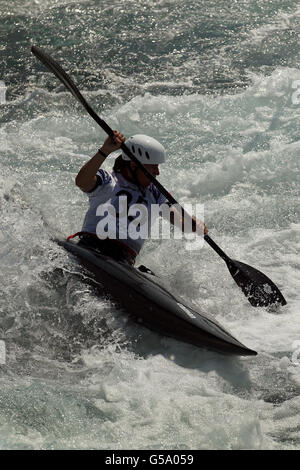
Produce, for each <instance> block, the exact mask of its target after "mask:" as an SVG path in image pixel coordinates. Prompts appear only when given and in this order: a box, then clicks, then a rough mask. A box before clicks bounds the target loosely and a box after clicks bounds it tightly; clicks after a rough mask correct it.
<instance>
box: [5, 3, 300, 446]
mask: <svg viewBox="0 0 300 470" xmlns="http://www.w3.org/2000/svg"><path fill="white" fill-rule="evenodd" d="M226 5H227V6H226ZM299 31H300V4H299V1H292V0H286V1H285V0H273V1H272V2H267V1H262V0H233V1H231V2H224V1H219V0H191V1H189V2H184V1H180V0H157V1H155V0H148V1H146V0H139V1H138V0H127V1H120V0H119V1H115V0H109V1H108V0H103V1H96V0H94V1H92V0H81V1H69V0H62V1H58V0H57V1H55V0H45V1H38V0H35V1H34V0H18V1H17V0H11V1H10V2H7V1H4V0H0V241H1V243H0V267H1V269H0V381H1V385H0V448H2V449H182V450H185V449H297V448H299V444H300V413H299V405H300V398H299V388H300V313H299V308H300V299H299V291H300V289H299V281H300V274H299V267H300V222H299V215H300V197H299V196H300V194H299V192H300V191H299V186H300V163H299V162H300V159H299V153H300V141H299V122H300V71H299V61H300V49H299ZM33 44H34V45H37V46H40V47H42V48H45V49H46V50H47V51H48V52H49V53H50V54H51V55H53V56H54V57H55V58H56V59H57V60H58V61H59V62H60V63H61V64H62V66H63V67H64V68H65V69H66V70H67V71H68V72H69V73H70V75H71V76H72V78H73V79H74V81H75V82H76V84H77V85H78V87H79V89H80V90H81V91H82V93H83V94H84V96H85V97H86V98H87V100H88V101H89V102H90V103H91V104H92V106H93V108H94V109H95V110H96V111H97V113H99V114H100V115H101V116H103V118H104V119H105V120H106V121H107V122H108V123H109V125H110V126H111V127H113V128H114V129H118V130H120V131H121V132H122V133H123V134H125V135H127V136H129V135H132V134H137V133H144V134H149V135H151V136H153V137H155V138H156V139H158V140H159V141H160V142H161V143H162V144H163V145H164V146H165V148H166V149H167V156H168V160H167V162H166V163H165V165H163V166H161V169H160V171H161V174H160V176H159V180H160V181H161V183H162V184H163V185H164V186H165V187H166V188H167V189H168V190H169V191H170V192H171V193H172V194H173V195H174V197H175V198H176V199H177V200H178V201H180V202H181V203H182V204H183V203H190V204H196V203H201V204H203V205H204V211H205V212H204V213H205V222H206V224H207V226H208V228H209V231H210V235H211V236H212V238H213V239H214V240H215V241H216V242H217V243H218V244H220V246H221V247H222V248H223V249H224V250H225V251H226V252H227V253H228V254H229V255H230V256H232V257H233V258H234V259H237V260H240V261H243V262H245V263H248V264H250V265H252V266H254V267H256V268H258V269H260V270H261V271H262V272H264V273H265V274H267V275H268V276H269V277H270V278H271V279H272V280H273V281H274V282H275V283H276V284H277V285H278V286H279V288H280V289H281V290H282V292H283V294H284V296H285V297H286V299H287V302H288V303H287V305H286V306H285V307H281V308H278V309H277V310H274V311H270V310H267V309H265V308H256V309H255V308H253V307H252V306H251V305H250V304H249V303H248V302H247V300H246V298H245V297H244V296H243V294H242V293H241V292H240V291H239V289H238V288H237V286H236V285H235V283H234V282H233V280H232V278H231V276H230V274H229V273H228V270H227V268H226V265H225V264H224V262H223V261H222V260H221V259H220V258H219V257H218V256H217V255H216V254H215V252H214V251H213V250H212V249H211V248H210V247H209V246H208V245H207V246H204V247H202V248H199V249H198V250H193V251H190V250H187V248H186V244H185V242H184V241H182V240H173V239H170V240H154V239H153V240H148V241H147V242H146V244H145V247H144V249H143V251H142V253H141V254H140V256H139V264H140V263H142V264H145V265H147V266H149V267H150V268H151V269H153V270H154V271H155V273H156V274H157V275H158V276H160V277H161V278H162V279H163V280H164V282H165V283H167V285H168V289H169V290H170V291H171V292H174V293H177V294H178V295H180V296H181V297H182V298H185V299H188V300H189V301H190V302H192V303H193V305H194V307H195V308H197V309H199V310H201V311H204V312H208V313H209V314H210V315H212V316H213V317H214V318H215V319H216V320H217V321H219V322H220V323H221V324H222V325H223V326H224V327H225V328H227V329H228V330H229V331H231V332H232V334H233V335H234V336H235V337H237V338H238V339H239V340H240V341H241V342H242V343H244V344H246V345H247V346H248V347H250V348H251V349H255V350H256V351H257V352H258V355H257V356H256V357H250V358H238V357H232V358H230V357H225V356H222V355H221V354H218V353H216V352H212V351H207V350H204V349H203V350H202V349H199V348H196V347H193V346H190V345H187V344H184V343H181V342H179V341H176V340H173V339H170V338H166V337H163V336H160V335H159V334H157V333H155V332H152V331H149V330H148V329H146V328H144V327H143V326H141V325H139V324H137V323H135V322H134V321H133V320H132V319H130V318H129V317H128V315H126V314H125V313H124V312H122V311H120V309H118V307H117V306H116V305H114V303H113V302H112V301H111V300H109V299H107V298H105V297H101V296H99V295H98V294H97V292H96V291H95V289H94V288H93V287H92V286H91V285H90V284H89V283H87V282H86V279H85V274H84V273H82V270H81V268H80V266H79V265H78V263H77V262H76V260H75V259H74V258H72V256H70V255H69V254H68V253H66V252H65V251H64V250H63V248H61V247H59V246H58V245H56V244H55V242H54V241H53V238H54V237H66V236H67V235H69V234H71V233H74V232H77V231H78V230H80V229H81V225H82V221H83V217H84V214H85V211H86V209H87V198H86V196H85V194H84V193H82V192H80V190H78V188H76V186H75V184H74V179H75V176H76V174H77V172H78V170H79V168H80V167H81V166H82V165H83V163H85V162H86V161H87V160H88V158H89V157H90V156H92V155H93V154H94V153H95V150H96V149H97V148H98V147H99V146H100V145H101V143H102V142H103V139H104V138H105V134H104V133H103V131H102V130H101V129H100V128H99V127H98V126H96V124H95V123H94V122H93V121H92V119H91V118H90V117H89V116H88V115H87V114H86V112H85V110H84V109H83V108H82V107H81V106H80V105H79V104H78V103H77V102H76V100H75V99H74V98H73V97H72V95H71V94H70V93H68V92H67V91H66V89H65V88H64V87H63V85H61V84H60V82H58V80H57V79H56V78H55V77H54V75H52V74H50V73H48V72H47V71H46V69H45V68H44V67H43V65H42V64H41V63H39V62H38V61H37V60H36V58H35V57H34V56H33V55H32V54H31V52H30V47H31V45H33ZM298 89H299V92H298ZM112 162H113V157H112V158H111V159H108V160H107V161H106V162H105V165H104V166H105V168H106V169H110V168H111V166H112Z"/></svg>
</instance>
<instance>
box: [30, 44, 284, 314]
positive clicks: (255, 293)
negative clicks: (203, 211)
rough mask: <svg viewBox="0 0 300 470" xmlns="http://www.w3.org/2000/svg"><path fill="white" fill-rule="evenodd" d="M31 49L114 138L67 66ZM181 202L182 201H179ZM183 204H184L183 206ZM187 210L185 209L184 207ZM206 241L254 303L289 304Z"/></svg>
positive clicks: (261, 279) (264, 278)
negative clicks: (80, 89)
mask: <svg viewBox="0 0 300 470" xmlns="http://www.w3.org/2000/svg"><path fill="white" fill-rule="evenodd" d="M31 52H32V53H33V54H34V55H35V56H36V57H37V58H38V59H39V60H40V61H41V62H42V63H43V64H44V65H45V66H46V67H47V68H48V69H49V70H50V71H51V72H53V73H54V74H55V75H56V77H57V78H58V79H59V80H60V81H61V82H62V83H63V84H64V85H65V87H66V88H67V89H68V90H69V91H70V92H71V93H72V95H73V96H75V98H76V99H77V100H78V101H79V102H80V103H81V104H82V105H83V106H84V108H85V109H86V110H87V112H88V113H89V115H90V116H91V117H92V118H93V119H94V120H95V121H96V122H97V124H99V126H100V127H101V128H102V129H103V130H104V131H105V132H106V133H107V134H108V135H109V136H110V137H112V138H113V136H114V133H113V130H112V129H111V128H110V127H109V126H108V124H107V123H106V122H105V121H104V120H103V119H101V118H100V117H99V116H98V115H97V114H96V113H95V111H94V110H93V109H92V107H91V106H90V105H89V104H88V103H87V101H86V100H85V98H84V97H83V96H82V94H81V93H80V91H79V90H78V88H77V87H76V85H75V84H74V82H73V81H72V80H71V78H70V77H69V75H68V74H67V73H66V72H65V71H64V70H63V68H62V67H61V66H60V65H59V64H58V63H57V62H56V61H55V60H54V59H52V57H51V56H50V55H49V54H47V53H46V52H45V51H43V50H42V49H40V48H39V47H36V46H32V47H31ZM121 148H122V150H123V151H124V152H125V153H126V155H128V157H129V158H130V159H131V160H132V161H133V162H134V163H135V164H136V165H137V166H138V167H139V168H140V169H141V171H142V172H143V173H144V174H145V175H146V176H147V178H148V179H149V180H150V181H151V182H152V183H153V184H154V185H155V186H156V187H157V189H158V190H159V191H160V192H161V193H162V194H163V195H164V196H165V197H166V198H167V199H168V201H169V202H170V203H171V204H178V202H177V201H176V200H175V199H174V198H173V196H171V194H170V193H169V192H168V191H167V190H166V189H165V188H164V187H163V186H162V185H161V184H160V183H159V181H157V179H156V178H154V176H152V175H151V174H150V173H149V172H148V171H147V170H146V168H145V167H144V165H143V164H142V163H140V161H139V160H138V159H137V158H136V157H135V156H134V155H133V154H132V153H131V151H130V150H129V148H128V147H127V146H126V144H124V143H122V145H121ZM178 206H179V204H178ZM179 207H181V206H179ZM181 209H182V211H183V214H184V209H183V208H182V207H181ZM204 239H205V241H206V242H207V243H208V244H209V245H210V246H211V247H212V248H213V249H214V250H215V251H216V253H218V255H219V256H221V258H222V259H223V260H224V261H225V263H226V264H227V267H228V269H229V272H230V274H231V276H232V277H233V279H234V280H235V282H236V283H237V285H238V286H239V287H240V288H241V289H242V291H243V292H244V294H245V295H246V297H247V298H248V300H249V302H250V303H251V305H253V306H254V307H266V306H269V305H273V304H281V305H285V304H286V300H285V298H284V297H283V295H282V293H281V292H280V290H279V289H278V287H277V286H276V285H275V284H274V283H273V282H272V281H271V279H269V278H268V277H267V276H266V275H265V274H263V273H262V272H260V271H258V270H257V269H255V268H253V267H251V266H248V265H247V264H244V263H241V262H240V261H236V260H232V259H230V258H229V257H228V256H227V255H226V254H225V253H224V251H222V250H221V248H219V247H218V245H217V244H216V243H215V242H214V241H213V240H212V239H211V238H210V237H209V236H208V235H204Z"/></svg>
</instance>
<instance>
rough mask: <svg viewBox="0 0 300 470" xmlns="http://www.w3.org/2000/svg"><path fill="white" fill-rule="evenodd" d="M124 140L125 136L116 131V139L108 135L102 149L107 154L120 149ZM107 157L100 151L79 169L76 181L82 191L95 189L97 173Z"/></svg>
mask: <svg viewBox="0 0 300 470" xmlns="http://www.w3.org/2000/svg"><path fill="white" fill-rule="evenodd" d="M122 142H125V137H124V136H123V134H121V133H120V132H118V131H114V139H111V138H110V137H107V139H106V140H105V142H104V144H103V145H102V147H101V149H100V150H102V152H103V153H104V154H105V155H107V156H108V155H109V154H110V153H112V152H114V151H115V150H118V149H119V148H120V147H121V144H122ZM105 158H106V157H104V156H103V155H102V154H101V153H100V152H99V151H98V152H97V153H96V154H95V155H94V156H93V157H92V158H91V159H90V160H89V161H88V162H87V163H85V165H83V167H82V168H81V169H80V170H79V172H78V175H77V176H76V179H75V183H76V186H78V187H79V188H80V189H81V190H82V191H84V192H89V191H92V190H93V189H94V187H95V186H96V184H97V177H96V173H97V171H98V170H99V168H100V167H101V165H102V163H103V162H104V160H105Z"/></svg>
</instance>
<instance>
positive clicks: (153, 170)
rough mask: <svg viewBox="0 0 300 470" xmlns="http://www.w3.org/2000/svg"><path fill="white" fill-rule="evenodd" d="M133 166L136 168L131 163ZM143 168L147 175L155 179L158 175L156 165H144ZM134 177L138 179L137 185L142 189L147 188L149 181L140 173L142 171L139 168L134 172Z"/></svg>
mask: <svg viewBox="0 0 300 470" xmlns="http://www.w3.org/2000/svg"><path fill="white" fill-rule="evenodd" d="M133 165H134V168H136V166H135V164H134V163H133ZM144 167H145V168H146V170H148V171H149V173H150V174H151V175H152V176H154V178H156V177H157V176H158V175H159V168H158V165H147V164H146V165H144ZM136 177H137V179H138V182H139V184H140V185H141V186H142V187H143V188H146V187H147V186H149V184H150V183H151V181H150V179H149V178H147V176H146V175H144V173H143V172H142V170H141V169H140V168H138V169H137V171H136Z"/></svg>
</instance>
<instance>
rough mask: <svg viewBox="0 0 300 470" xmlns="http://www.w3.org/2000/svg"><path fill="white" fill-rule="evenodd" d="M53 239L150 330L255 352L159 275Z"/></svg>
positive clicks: (241, 353) (216, 347)
mask: <svg viewBox="0 0 300 470" xmlns="http://www.w3.org/2000/svg"><path fill="white" fill-rule="evenodd" d="M56 241H57V243H58V244H59V245H61V246H63V247H64V248H65V249H66V250H67V251H69V252H71V253H72V254H73V255H75V256H76V257H77V258H78V260H79V261H80V264H81V265H82V266H83V267H84V268H86V269H87V270H88V271H89V272H91V273H92V274H93V278H94V279H95V281H96V282H97V283H98V284H100V285H101V290H102V292H104V293H106V294H109V295H110V296H111V297H112V298H113V299H114V300H116V301H117V303H118V304H119V305H120V306H121V307H122V308H124V309H125V310H126V311H127V312H128V313H129V314H132V315H133V316H134V317H135V319H136V320H138V322H139V323H142V324H143V325H145V326H147V327H148V328H150V329H151V330H154V331H157V332H158V333H160V334H163V335H165V336H169V337H172V338H175V339H177V340H180V341H184V342H186V343H190V344H192V345H194V346H198V347H204V348H207V349H212V350H215V351H218V352H221V353H223V354H224V353H225V354H235V355H239V356H254V355H256V354H257V352H256V351H253V350H252V349H249V348H247V347H246V346H244V345H243V344H242V343H240V342H239V341H238V340H237V339H235V338H234V337H233V336H232V335H231V334H230V333H229V332H228V331H226V330H225V329H224V328H223V327H222V326H221V325H220V324H219V323H218V322H217V321H216V320H214V319H213V318H212V317H211V316H210V315H208V314H207V313H204V312H198V311H196V310H194V309H192V308H191V307H189V306H187V305H186V304H185V303H183V301H182V300H181V299H179V298H177V297H175V296H174V295H173V294H171V293H170V292H168V291H167V290H166V289H165V288H164V287H162V286H161V285H159V284H158V282H159V278H157V277H156V276H153V275H148V274H145V273H143V272H141V271H140V270H139V269H137V268H134V267H133V266H129V265H127V264H125V263H120V262H118V261H116V260H114V259H112V258H110V257H108V256H105V255H102V254H100V253H99V252H98V251H96V250H94V249H92V248H87V247H83V246H79V245H77V244H76V243H74V242H72V241H61V240H56Z"/></svg>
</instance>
